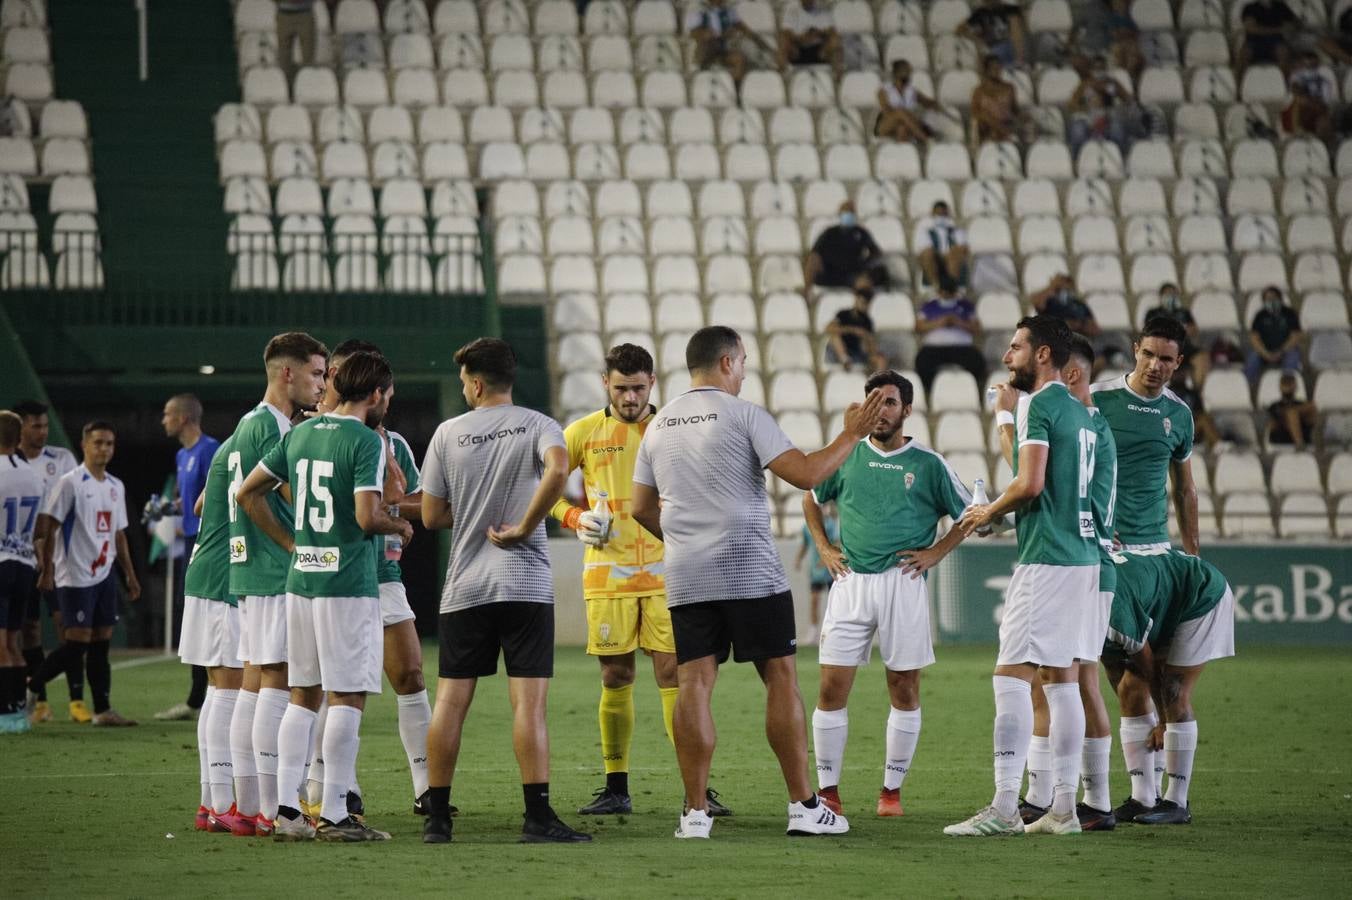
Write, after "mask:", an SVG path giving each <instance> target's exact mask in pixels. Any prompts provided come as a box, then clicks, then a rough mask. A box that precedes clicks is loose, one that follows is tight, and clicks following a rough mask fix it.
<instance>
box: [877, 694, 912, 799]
mask: <svg viewBox="0 0 1352 900" xmlns="http://www.w3.org/2000/svg"><path fill="white" fill-rule="evenodd" d="M919 741H920V707H918V706H917V707H916V708H915V709H897V708H896V707H893V708H892V711H891V712H889V713H888V714H887V756H886V758H885V759H884V760H883V787H885V788H887V789H888V790H889V791H895V790H900V789H901V783H902V782H903V781H905V780H906V773H907V772H909V771H910V770H911V759H912V758H914V756H915V745H916V744H917V743H919Z"/></svg>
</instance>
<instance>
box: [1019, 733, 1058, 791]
mask: <svg viewBox="0 0 1352 900" xmlns="http://www.w3.org/2000/svg"><path fill="white" fill-rule="evenodd" d="M1023 799H1025V800H1027V801H1028V802H1029V803H1031V804H1032V805H1033V806H1040V807H1042V808H1043V809H1046V808H1047V807H1049V806H1051V805H1052V739H1051V738H1049V737H1044V736H1041V735H1036V734H1035V735H1033V736H1032V738H1030V739H1029V741H1028V793H1026V794H1024V796H1023Z"/></svg>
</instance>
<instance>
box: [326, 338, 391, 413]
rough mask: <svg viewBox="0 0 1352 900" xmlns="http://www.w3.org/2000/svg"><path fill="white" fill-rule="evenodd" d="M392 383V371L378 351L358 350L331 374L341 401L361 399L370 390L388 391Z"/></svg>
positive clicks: (365, 396)
mask: <svg viewBox="0 0 1352 900" xmlns="http://www.w3.org/2000/svg"><path fill="white" fill-rule="evenodd" d="M392 384H394V373H393V372H392V371H390V364H389V361H388V360H386V359H385V357H383V356H381V355H380V354H379V353H368V352H367V351H365V350H358V351H357V352H356V353H353V354H352V355H351V356H349V357H348V358H347V359H345V360H343V364H342V365H341V366H339V367H338V371H337V372H335V373H334V376H333V389H334V390H335V391H337V392H338V399H339V401H340V402H343V403H352V402H355V401H357V400H363V399H365V398H367V397H369V396H370V395H371V392H372V391H376V390H379V391H388V390H389V389H390V385H392Z"/></svg>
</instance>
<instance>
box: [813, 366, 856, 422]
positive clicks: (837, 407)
mask: <svg viewBox="0 0 1352 900" xmlns="http://www.w3.org/2000/svg"><path fill="white" fill-rule="evenodd" d="M864 381H865V376H864V375H863V374H862V373H860V372H839V371H837V372H832V373H830V374H829V375H827V376H826V382H825V383H824V384H823V385H822V407H823V408H824V409H825V410H826V412H827V413H834V412H840V411H842V410H844V409H845V408H846V407H847V406H849V405H850V404H851V403H858V402H860V399H861V398H862V397H863V396H864Z"/></svg>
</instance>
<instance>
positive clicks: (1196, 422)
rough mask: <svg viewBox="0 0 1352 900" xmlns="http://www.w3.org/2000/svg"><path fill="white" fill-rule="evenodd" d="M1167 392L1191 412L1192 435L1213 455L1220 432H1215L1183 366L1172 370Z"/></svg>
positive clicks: (1198, 393) (1209, 416)
mask: <svg viewBox="0 0 1352 900" xmlns="http://www.w3.org/2000/svg"><path fill="white" fill-rule="evenodd" d="M1169 390H1171V391H1173V392H1174V394H1175V395H1176V396H1177V397H1178V399H1179V400H1182V401H1183V404H1184V405H1185V406H1187V407H1188V409H1190V410H1192V430H1193V435H1194V436H1195V437H1197V438H1200V439H1201V441H1202V443H1204V444H1206V449H1207V452H1208V453H1212V454H1214V453H1215V452H1216V449H1217V447H1218V446H1219V445H1220V443H1221V435H1220V432H1219V431H1217V430H1216V423H1215V421H1214V420H1213V419H1212V418H1211V413H1209V412H1207V411H1206V407H1205V406H1203V405H1202V392H1201V391H1199V390H1198V389H1197V385H1196V383H1195V382H1194V381H1193V379H1192V375H1191V374H1190V373H1189V372H1188V370H1187V369H1186V368H1184V367H1183V366H1179V367H1178V368H1176V369H1174V374H1173V377H1172V378H1170V379H1169Z"/></svg>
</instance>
